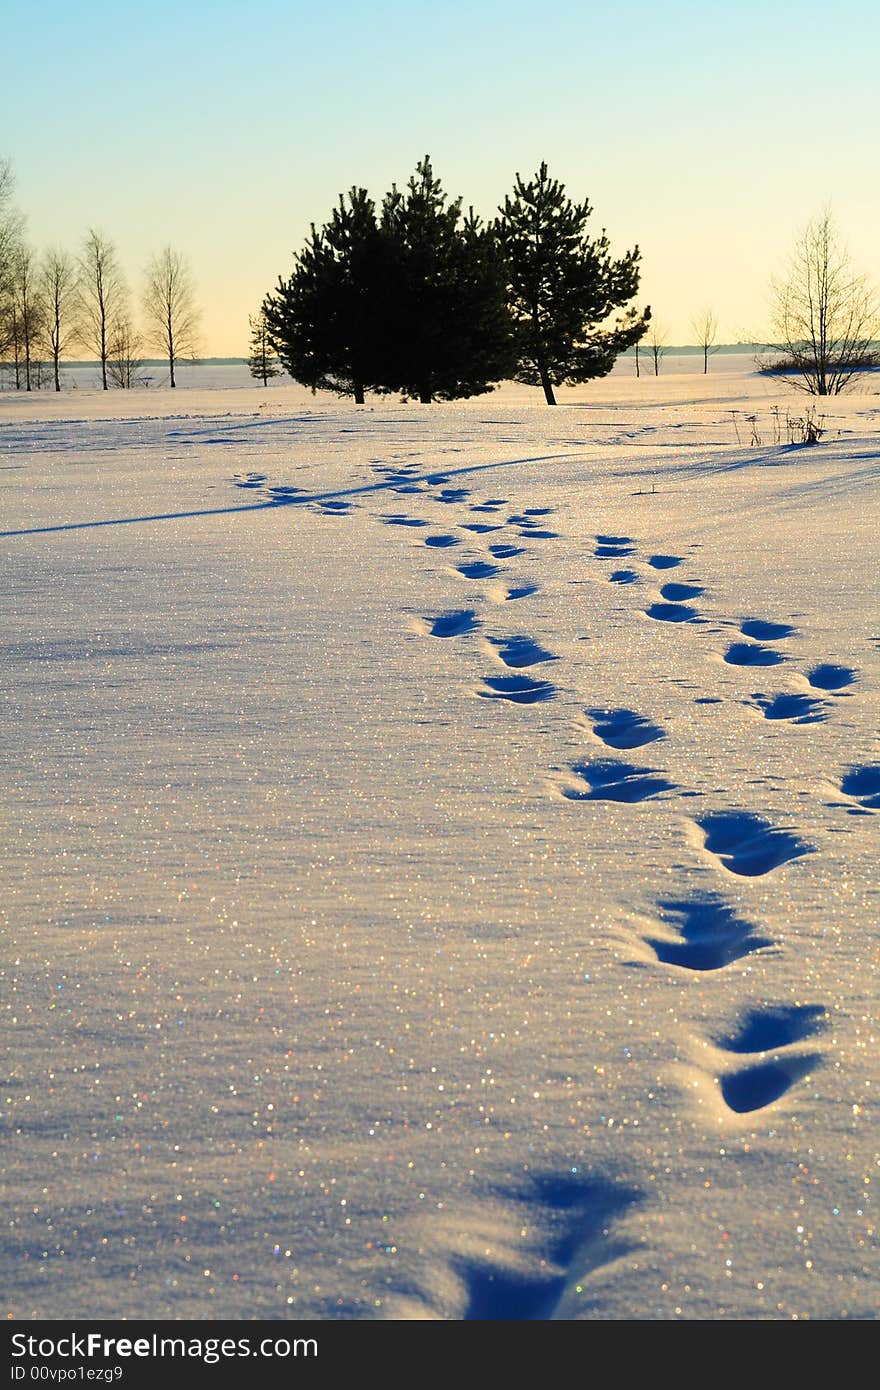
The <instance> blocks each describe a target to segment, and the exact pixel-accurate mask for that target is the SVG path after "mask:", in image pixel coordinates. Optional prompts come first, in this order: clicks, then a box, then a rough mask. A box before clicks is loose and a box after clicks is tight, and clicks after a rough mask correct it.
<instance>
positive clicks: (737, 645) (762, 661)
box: [724, 642, 785, 666]
mask: <svg viewBox="0 0 880 1390" xmlns="http://www.w3.org/2000/svg"><path fill="white" fill-rule="evenodd" d="M724 660H725V661H726V662H727V664H728V666H779V665H780V663H781V662H783V661H784V660H785V657H784V656H783V655H782V654H781V653H780V652H775V651H774V650H773V648H772V647H762V646H761V645H760V644H759V643H757V642H733V643H732V644H731V645H730V646H729V647H728V648H727V651H726V652H725V653H724Z"/></svg>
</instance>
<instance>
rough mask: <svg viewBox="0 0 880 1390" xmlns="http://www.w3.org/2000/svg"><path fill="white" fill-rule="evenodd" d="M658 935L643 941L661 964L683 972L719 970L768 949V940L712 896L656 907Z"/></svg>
mask: <svg viewBox="0 0 880 1390" xmlns="http://www.w3.org/2000/svg"><path fill="white" fill-rule="evenodd" d="M657 906H658V908H659V909H660V912H661V919H660V922H659V924H658V925H659V927H660V930H661V932H662V935H660V936H646V937H645V938H644V939H645V941H646V943H647V945H648V946H650V947H651V950H652V951H653V952H654V954H655V956H656V957H657V959H658V960H659V961H662V962H663V964H664V965H677V966H679V967H680V968H681V969H683V970H695V971H704V970H723V969H724V967H725V966H726V965H730V964H731V963H732V962H733V961H735V960H741V959H742V958H743V956H747V955H750V954H751V953H752V952H753V951H761V950H764V949H765V948H766V947H768V946H772V945H773V942H772V941H771V940H770V938H769V937H766V936H762V935H761V934H760V931H759V929H758V928H757V927H756V926H754V925H753V924H752V923H751V922H748V921H746V919H745V918H744V917H740V916H738V914H737V913H736V912H735V911H734V909H733V908H731V907H728V905H727V903H725V902H723V901H722V900H721V899H720V898H716V897H714V896H712V895H707V896H704V897H693V898H684V899H673V900H671V901H666V902H660V903H658V904H657Z"/></svg>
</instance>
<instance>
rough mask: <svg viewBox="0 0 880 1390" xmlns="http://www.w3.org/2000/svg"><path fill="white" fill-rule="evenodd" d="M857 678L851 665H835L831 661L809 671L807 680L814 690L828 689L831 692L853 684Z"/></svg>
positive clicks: (834, 692) (833, 692)
mask: <svg viewBox="0 0 880 1390" xmlns="http://www.w3.org/2000/svg"><path fill="white" fill-rule="evenodd" d="M855 679H856V673H855V671H854V670H853V669H852V668H851V667H850V666H835V665H834V664H832V663H830V662H829V663H826V664H824V665H821V666H814V667H813V668H812V670H810V671H808V672H807V680H808V681H809V683H810V685H811V686H812V687H813V689H814V690H827V691H828V692H829V693H830V694H836V693H837V692H838V691H840V690H843V688H844V687H845V686H847V685H852V684H853V683H854V681H855Z"/></svg>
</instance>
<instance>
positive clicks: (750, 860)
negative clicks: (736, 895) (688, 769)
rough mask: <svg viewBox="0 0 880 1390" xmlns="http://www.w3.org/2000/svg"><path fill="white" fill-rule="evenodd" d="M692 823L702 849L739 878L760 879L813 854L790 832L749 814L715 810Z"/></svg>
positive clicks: (746, 812)
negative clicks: (781, 866)
mask: <svg viewBox="0 0 880 1390" xmlns="http://www.w3.org/2000/svg"><path fill="white" fill-rule="evenodd" d="M696 824H697V826H698V828H699V830H700V831H701V832H702V835H703V847H704V848H705V849H706V850H708V852H709V853H710V854H711V855H713V857H714V858H715V859H716V860H717V861H718V863H719V864H720V865H721V866H722V867H723V868H725V869H726V870H727V871H728V873H731V874H737V875H739V876H740V877H743V878H760V877H762V876H763V875H764V874H769V873H770V872H771V871H772V870H773V869H778V868H779V867H780V865H782V864H787V863H789V862H790V861H791V860H792V859H800V858H802V857H803V856H804V855H805V854H812V853H813V846H812V845H809V844H807V843H806V842H805V841H804V840H802V839H801V838H800V836H799V835H797V834H795V832H794V831H793V830H791V829H788V828H785V829H782V828H778V827H776V826H773V825H771V824H770V822H769V821H766V820H764V818H763V816H755V815H753V814H752V813H751V812H750V811H715V812H712V813H711V814H709V815H707V816H704V817H702V819H700V820H698V821H697V822H696Z"/></svg>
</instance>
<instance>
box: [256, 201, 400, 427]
mask: <svg viewBox="0 0 880 1390" xmlns="http://www.w3.org/2000/svg"><path fill="white" fill-rule="evenodd" d="M387 291H388V258H387V254H386V243H385V238H384V237H383V236H382V234H381V232H380V230H379V227H378V225H377V222H376V209H375V204H374V203H373V201H372V199H371V198H370V197H369V195H368V193H367V191H366V189H365V188H352V189H351V191H350V192H349V194H348V198H347V201H346V198H345V197H344V196H342V195H340V198H339V203H338V205H337V207H335V208H334V209H333V213H332V215H331V218H330V221H329V222H328V223H327V224H326V226H324V227H322V228H321V230H320V231H319V230H318V229H317V228H316V227H315V225H314V224H312V229H311V233H310V235H309V238H308V241H307V243H306V245H305V247H304V248H303V250H302V251H301V252H300V253H299V255H298V256H297V257H296V260H295V264H294V270H293V274H292V275H291V276H290V278H289V280H286V281H285V280H283V279H281V280H279V282H278V288H277V290H276V292H275V293H274V294H270V295H268V296H267V297H266V300H265V301H264V304H263V312H264V313H265V316H266V323H267V326H268V332H269V342H270V344H271V346H272V347H273V348H274V349H275V351H276V352H277V353H278V356H279V357H280V358H281V361H282V362H283V363H284V366H285V367H286V369H287V371H288V372H289V373H290V375H291V376H292V377H293V378H294V380H295V381H300V382H302V383H303V384H304V385H305V386H310V387H311V388H312V389H313V390H325V391H335V392H336V393H337V395H341V396H345V395H353V396H354V399H355V402H356V404H358V405H363V403H364V393H365V391H367V390H371V389H378V390H382V389H387V387H385V385H384V382H385V377H386V376H387V358H388V345H387V313H386V309H387V305H388V302H389V297H388V292H387Z"/></svg>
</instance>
